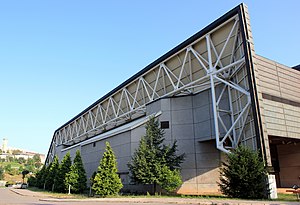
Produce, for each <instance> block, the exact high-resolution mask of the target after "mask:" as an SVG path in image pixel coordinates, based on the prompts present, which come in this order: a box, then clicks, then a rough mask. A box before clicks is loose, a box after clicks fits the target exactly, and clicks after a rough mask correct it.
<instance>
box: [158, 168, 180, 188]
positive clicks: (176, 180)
mask: <svg viewBox="0 0 300 205" xmlns="http://www.w3.org/2000/svg"><path fill="white" fill-rule="evenodd" d="M160 176H161V177H160V180H159V185H160V186H161V188H162V189H164V190H166V191H168V192H172V191H175V190H176V189H177V188H178V187H179V186H181V184H182V180H181V176H180V172H179V170H178V169H174V170H171V169H170V168H169V167H167V166H163V167H162V168H161V175H160Z"/></svg>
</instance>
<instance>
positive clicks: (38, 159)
mask: <svg viewBox="0 0 300 205" xmlns="http://www.w3.org/2000/svg"><path fill="white" fill-rule="evenodd" d="M32 160H33V164H34V167H35V168H36V169H39V168H40V167H41V166H42V165H43V163H42V160H41V156H40V155H39V154H35V155H33V157H32Z"/></svg>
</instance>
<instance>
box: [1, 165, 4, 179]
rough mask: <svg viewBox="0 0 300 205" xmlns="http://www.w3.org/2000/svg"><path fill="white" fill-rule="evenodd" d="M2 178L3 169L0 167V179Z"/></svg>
mask: <svg viewBox="0 0 300 205" xmlns="http://www.w3.org/2000/svg"><path fill="white" fill-rule="evenodd" d="M2 179H4V169H3V168H2V167H0V180H2Z"/></svg>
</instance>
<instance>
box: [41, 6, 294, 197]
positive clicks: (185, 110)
mask: <svg viewBox="0 0 300 205" xmlns="http://www.w3.org/2000/svg"><path fill="white" fill-rule="evenodd" d="M299 80H300V73H299V71H298V70H296V69H293V68H289V67H287V66H283V65H280V64H278V63H276V62H274V61H271V60H268V59H266V58H264V57H261V56H259V55H257V54H255V51H254V43H253V38H252V33H251V27H250V20H249V14H248V10H247V7H246V5H244V4H241V5H239V6H237V7H235V8H233V9H232V10H231V11H229V12H228V13H226V14H225V15H224V16H222V17H220V18H219V19H217V20H216V21H214V22H213V23H211V24H210V25H208V26H207V27H205V28H204V29H202V30H201V31H199V32H198V33H196V34H195V35H193V36H192V37H190V38H189V39H187V40H185V41H184V42H183V43H181V44H180V45H178V46H176V47H175V48H174V49H172V50H171V51H169V52H168V53H166V54H165V55H163V56H162V57H160V58H158V59H157V60H156V61H154V62H153V63H151V64H149V65H148V66H147V67H145V68H144V69H142V70H141V71H140V72H138V73H137V74H136V75H134V76H132V77H131V78H130V79H128V80H126V81H125V82H124V83H122V84H121V85H119V86H118V87H117V88H115V89H114V90H112V91H111V92H109V93H108V94H107V95H105V96H103V97H102V98H100V99H99V100H98V101H97V102H95V103H94V104H92V105H91V106H89V107H88V108H87V109H85V110H84V111H82V112H81V113H80V114H78V115H77V116H76V117H74V118H73V119H71V120H70V121H68V122H67V123H65V124H64V125H63V126H61V127H60V128H58V129H57V130H56V131H55V132H54V135H53V138H52V141H51V144H50V148H49V152H48V155H47V159H46V164H49V163H50V162H51V161H52V159H53V157H54V156H55V155H57V156H58V157H59V158H60V159H62V157H63V156H64V155H65V154H66V153H67V152H70V153H71V156H74V155H75V152H76V150H80V151H81V155H82V159H83V162H84V166H85V169H86V171H87V176H88V177H90V176H91V175H92V173H93V172H94V171H96V170H97V167H98V165H99V161H100V159H101V157H102V154H103V152H104V149H105V142H106V141H109V142H110V144H111V146H112V148H113V150H114V152H115V154H116V158H117V162H118V170H119V174H120V177H121V179H122V183H123V184H124V190H125V191H127V190H128V191H136V190H139V189H140V187H139V185H136V184H134V183H133V182H132V181H131V180H130V177H129V171H128V167H127V164H128V162H129V161H130V160H131V156H132V155H133V153H134V151H135V150H136V148H137V147H138V145H139V140H140V138H141V136H143V135H144V134H145V123H146V122H147V120H148V119H149V117H150V116H155V117H157V118H158V119H159V121H160V123H161V128H162V129H164V132H165V138H166V143H171V142H173V141H174V140H177V142H178V152H179V153H180V154H181V153H185V155H186V159H185V161H184V163H183V164H182V170H181V174H182V177H183V182H184V183H183V185H182V186H181V187H180V188H179V190H178V193H184V194H204V193H214V192H217V191H218V185H217V182H218V180H219V167H220V166H221V163H222V161H224V154H225V153H227V152H230V150H232V149H235V148H236V147H237V146H238V145H239V144H244V145H246V146H249V147H250V148H251V149H253V150H259V151H260V152H261V154H262V156H263V160H264V162H265V164H266V166H267V167H268V169H269V183H270V185H271V186H272V187H273V188H272V192H275V191H276V182H277V186H279V187H288V186H291V185H292V184H294V183H297V182H298V181H297V180H299V178H298V177H299V176H298V175H300V164H299V163H300V161H299V160H297V159H299V157H300V149H299V148H300V128H299V127H300V126H299V122H300V106H299V105H300V95H299V93H298V92H297V90H298V89H299V88H300V87H299V85H298V84H297V82H299ZM288 173H292V174H288ZM144 188H145V189H146V188H147V187H144Z"/></svg>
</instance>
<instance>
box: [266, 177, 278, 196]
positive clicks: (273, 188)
mask: <svg viewBox="0 0 300 205" xmlns="http://www.w3.org/2000/svg"><path fill="white" fill-rule="evenodd" d="M268 184H269V189H270V195H269V198H270V199H277V198H278V197H277V187H276V179H275V175H274V174H269V175H268Z"/></svg>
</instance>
